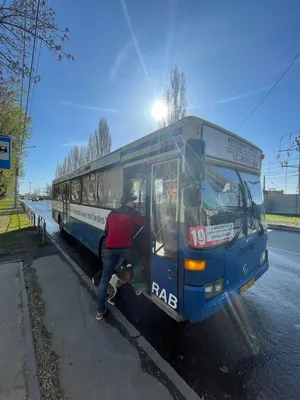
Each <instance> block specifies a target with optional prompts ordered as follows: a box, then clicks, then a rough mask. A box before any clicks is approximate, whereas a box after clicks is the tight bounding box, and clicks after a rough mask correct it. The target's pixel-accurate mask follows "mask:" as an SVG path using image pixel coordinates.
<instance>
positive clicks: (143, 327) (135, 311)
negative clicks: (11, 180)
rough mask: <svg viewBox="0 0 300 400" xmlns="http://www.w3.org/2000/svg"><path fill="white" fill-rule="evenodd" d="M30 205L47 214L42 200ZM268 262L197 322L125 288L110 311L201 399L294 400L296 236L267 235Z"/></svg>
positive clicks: (298, 286)
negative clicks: (178, 318)
mask: <svg viewBox="0 0 300 400" xmlns="http://www.w3.org/2000/svg"><path fill="white" fill-rule="evenodd" d="M30 205H32V204H31V202H30ZM33 207H34V208H36V210H37V212H39V213H41V214H42V213H44V215H43V216H44V217H45V218H46V219H47V216H49V215H51V208H50V207H51V206H50V204H49V203H47V202H44V203H43V204H42V203H38V204H36V203H34V204H33ZM37 207H39V210H38V209H37ZM48 218H49V217H48ZM49 227H50V230H51V231H52V234H53V235H54V237H55V240H57V241H58V242H59V244H60V246H62V247H63V248H64V249H65V250H66V251H67V252H68V254H69V255H70V256H71V257H72V258H73V259H74V261H76V262H77V263H78V264H79V266H80V267H81V268H82V269H83V270H84V271H85V272H86V273H87V275H89V276H91V274H92V273H93V271H95V269H96V268H97V258H96V257H95V256H94V255H93V254H92V253H91V252H89V251H88V250H87V249H85V248H84V247H83V246H81V245H80V244H78V243H77V242H76V241H74V240H73V239H72V238H66V239H65V240H63V239H62V238H61V237H60V235H59V233H57V232H58V229H57V226H55V224H53V221H49ZM269 260H270V269H269V271H268V272H267V273H266V274H265V275H264V276H263V277H262V278H261V279H260V280H259V281H258V282H257V283H256V285H255V286H254V287H253V288H251V289H249V291H247V292H246V293H245V294H244V295H243V296H241V297H240V298H239V299H238V300H237V301H236V302H235V303H234V304H233V305H232V306H231V307H228V308H226V309H223V310H222V311H220V312H219V313H217V314H215V315H213V316H212V317H211V318H209V319H207V320H205V321H203V322H201V323H198V324H194V325H186V324H178V323H176V322H174V321H173V320H171V319H170V318H169V317H167V316H166V315H165V314H164V313H163V312H162V311H161V310H160V309H158V308H157V307H156V306H154V305H153V304H151V303H149V301H148V300H147V299H146V298H144V297H143V296H141V297H140V298H136V296H134V294H133V292H132V290H131V288H130V287H123V288H121V290H120V294H119V295H118V299H117V306H118V308H119V309H120V310H121V311H122V312H123V313H124V315H125V316H126V317H127V318H128V319H129V320H130V321H131V322H132V323H133V324H134V326H135V327H136V328H137V329H138V330H139V331H140V332H141V333H142V334H143V335H144V336H145V338H146V339H147V340H148V341H149V342H150V343H151V344H152V346H153V347H155V348H156V350H157V351H158V352H159V353H160V354H161V355H162V356H163V358H164V359H165V360H167V361H168V362H169V363H170V364H171V365H172V366H173V368H174V369H175V370H176V371H177V372H178V373H179V374H180V375H181V376H182V377H183V378H184V379H185V380H186V382H187V383H188V384H189V385H190V386H191V387H192V388H193V389H194V390H195V391H196V392H197V393H198V394H199V395H203V396H204V398H205V399H249V400H250V399H251V400H252V399H299V398H300V380H299V376H300V362H299V360H300V296H299V290H300V234H298V233H292V232H284V231H270V232H269Z"/></svg>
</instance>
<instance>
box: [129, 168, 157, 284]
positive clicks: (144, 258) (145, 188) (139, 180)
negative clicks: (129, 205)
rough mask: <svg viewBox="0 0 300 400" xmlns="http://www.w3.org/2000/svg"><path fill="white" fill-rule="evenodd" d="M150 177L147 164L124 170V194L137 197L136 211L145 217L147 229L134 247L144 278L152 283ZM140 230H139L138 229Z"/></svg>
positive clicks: (139, 235) (140, 234)
mask: <svg viewBox="0 0 300 400" xmlns="http://www.w3.org/2000/svg"><path fill="white" fill-rule="evenodd" d="M150 177H151V167H150V165H148V164H146V163H142V164H137V165H133V166H131V167H127V168H124V176H123V192H124V193H132V194H133V195H134V196H136V197H137V200H136V201H135V209H136V210H137V211H139V212H140V213H141V214H142V215H143V216H144V217H145V227H143V230H142V231H140V233H138V235H137V236H136V238H135V240H134V247H135V248H136V250H137V253H138V255H139V257H140V259H141V262H142V264H143V267H144V278H145V280H146V281H147V282H149V281H150V267H149V260H150V246H149V243H150V240H149V225H150V224H149V216H150V196H149V193H150V185H151V182H150ZM138 230H139V228H138Z"/></svg>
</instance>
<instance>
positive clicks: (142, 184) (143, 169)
mask: <svg viewBox="0 0 300 400" xmlns="http://www.w3.org/2000/svg"><path fill="white" fill-rule="evenodd" d="M147 168H148V169H147ZM147 171H149V167H148V166H147V165H146V164H138V165H134V166H132V167H128V168H126V169H124V193H131V194H133V195H134V196H136V197H137V200H136V201H135V209H136V210H137V211H139V212H140V213H141V214H142V215H143V216H147V215H148V214H149V211H147V210H149V204H148V203H149V201H147V200H148V197H149V196H147V181H148V179H147V178H149V180H150V173H149V176H148V174H147Z"/></svg>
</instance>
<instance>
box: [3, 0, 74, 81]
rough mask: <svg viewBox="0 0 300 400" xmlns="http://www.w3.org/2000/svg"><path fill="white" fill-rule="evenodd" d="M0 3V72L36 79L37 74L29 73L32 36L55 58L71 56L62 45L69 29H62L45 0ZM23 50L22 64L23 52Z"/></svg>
mask: <svg viewBox="0 0 300 400" xmlns="http://www.w3.org/2000/svg"><path fill="white" fill-rule="evenodd" d="M1 3H2V4H1V5H0V43H1V51H0V67H1V68H0V73H1V74H3V75H5V76H14V77H17V79H18V78H19V77H20V76H21V75H22V74H23V73H24V76H26V77H30V75H31V77H32V78H33V79H34V80H35V82H37V81H39V80H40V76H38V75H36V71H33V74H32V73H31V72H30V55H31V52H32V43H33V40H34V37H36V38H37V40H39V41H40V42H41V44H42V45H44V47H46V48H47V49H48V50H49V51H50V53H51V54H52V55H53V56H54V57H55V58H56V59H58V60H62V59H63V58H67V59H74V57H73V56H72V55H71V54H67V53H65V51H64V50H63V44H64V42H65V41H66V40H68V32H69V30H68V28H65V29H61V28H60V27H59V26H58V24H57V22H56V16H55V12H54V10H53V9H52V8H51V7H49V6H48V4H47V2H46V1H45V0H12V1H10V2H9V4H6V0H2V1H1ZM24 52H25V57H24V64H23V54H24Z"/></svg>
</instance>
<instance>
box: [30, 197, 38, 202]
mask: <svg viewBox="0 0 300 400" xmlns="http://www.w3.org/2000/svg"><path fill="white" fill-rule="evenodd" d="M31 200H32V201H39V199H38V198H37V197H33V198H32V199H31Z"/></svg>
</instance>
